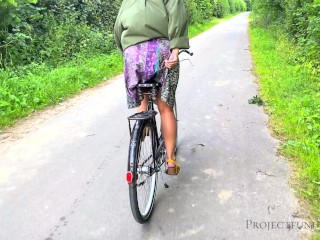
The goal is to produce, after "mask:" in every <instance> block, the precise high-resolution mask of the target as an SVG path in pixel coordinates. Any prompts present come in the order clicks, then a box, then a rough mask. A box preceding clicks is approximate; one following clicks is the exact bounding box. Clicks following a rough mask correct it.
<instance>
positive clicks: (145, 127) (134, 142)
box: [126, 50, 193, 224]
mask: <svg viewBox="0 0 320 240" xmlns="http://www.w3.org/2000/svg"><path fill="white" fill-rule="evenodd" d="M183 52H185V53H187V54H189V55H190V56H192V55H193V53H191V52H189V51H188V50H180V52H179V54H181V53H183ZM160 86H161V85H160V84H159V83H144V84H138V86H137V89H138V95H139V98H140V100H142V99H143V97H144V96H146V97H148V107H147V111H146V112H141V113H136V114H134V115H132V116H130V117H128V122H129V131H130V136H131V138H130V145H129V156H128V171H127V174H126V180H127V182H128V184H129V197H130V206H131V211H132V214H133V216H134V218H135V220H136V221H137V222H138V223H141V224H143V223H145V222H147V221H148V220H149V218H150V216H151V213H152V210H153V206H154V201H155V196H156V190H157V180H158V173H159V172H160V173H161V174H162V172H161V167H162V166H163V165H164V164H165V162H166V151H165V146H164V140H163V137H162V134H161V132H160V133H158V128H157V123H156V115H157V112H156V111H155V110H154V104H153V101H155V100H156V96H157V89H158V88H159V87H160ZM173 110H174V114H175V117H176V119H177V105H176V102H175V104H174V108H173ZM131 121H135V124H134V126H133V128H131ZM176 149H177V148H176ZM161 177H163V176H162V175H161ZM164 185H165V187H166V188H168V187H169V186H168V185H167V184H166V183H165V184H164Z"/></svg>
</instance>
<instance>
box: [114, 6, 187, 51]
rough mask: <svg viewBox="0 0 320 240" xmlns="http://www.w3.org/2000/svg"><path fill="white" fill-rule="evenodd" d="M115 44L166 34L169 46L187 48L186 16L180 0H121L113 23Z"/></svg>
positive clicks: (164, 35) (124, 43) (121, 44)
mask: <svg viewBox="0 0 320 240" xmlns="http://www.w3.org/2000/svg"><path fill="white" fill-rule="evenodd" d="M114 33H115V40H116V43H117V46H118V48H119V49H120V50H121V51H123V50H124V49H126V48H128V47H130V46H132V45H135V44H137V43H140V42H144V41H147V40H150V39H153V38H167V39H169V40H170V47H171V49H172V48H189V38H188V16H187V12H186V8H185V6H184V3H183V0H123V2H122V5H121V7H120V10H119V14H118V16H117V19H116V22H115V26H114Z"/></svg>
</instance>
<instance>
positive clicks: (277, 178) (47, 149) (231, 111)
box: [0, 13, 303, 240]
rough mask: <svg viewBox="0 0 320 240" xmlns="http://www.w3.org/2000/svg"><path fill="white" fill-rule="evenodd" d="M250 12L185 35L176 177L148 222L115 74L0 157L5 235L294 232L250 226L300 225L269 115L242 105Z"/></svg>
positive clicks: (249, 80) (59, 239) (251, 82)
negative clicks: (135, 187) (138, 209)
mask: <svg viewBox="0 0 320 240" xmlns="http://www.w3.org/2000/svg"><path fill="white" fill-rule="evenodd" d="M247 19H248V14H247V13H244V14H240V15H238V16H236V17H234V18H232V19H231V20H229V21H226V22H223V23H221V24H220V25H218V26H216V27H214V28H213V29H211V30H209V31H207V32H205V33H203V34H202V35H200V36H198V37H196V38H194V39H192V40H191V46H192V50H193V51H194V53H195V54H194V57H193V59H192V62H193V65H194V66H191V65H190V64H189V63H188V62H186V61H185V62H183V64H182V74H181V82H180V85H179V90H178V94H177V97H178V106H179V120H180V121H179V138H180V142H179V156H178V159H179V160H180V161H181V164H182V172H181V174H179V176H177V177H172V178H169V177H167V176H166V180H167V181H168V183H169V184H170V188H169V189H164V188H163V187H160V188H159V191H158V195H157V201H156V208H155V210H154V214H153V217H152V219H151V221H150V223H148V224H145V225H139V224H137V223H136V222H135V221H134V219H133V217H132V215H131V212H130V206H129V201H128V189H127V184H126V183H125V171H126V160H127V149H128V128H127V122H126V117H127V116H128V115H129V114H130V113H131V111H128V110H127V109H126V102H125V92H124V84H123V81H122V79H121V77H119V78H118V80H115V81H113V82H112V83H111V84H109V85H107V86H105V87H103V88H101V89H99V90H98V91H97V93H96V94H94V95H91V96H89V97H86V98H84V99H82V100H81V101H79V102H78V103H77V104H75V105H74V106H72V107H71V108H69V109H67V110H65V111H64V112H62V113H60V114H58V115H56V116H54V117H52V118H50V119H49V120H48V121H46V122H45V123H43V124H42V125H41V126H39V127H38V128H37V130H36V131H32V132H30V133H28V134H27V135H26V136H25V137H24V138H22V139H20V140H18V141H17V142H15V143H14V144H11V145H10V146H9V147H8V148H6V149H3V150H2V151H1V152H0V216H1V217H0V239H1V240H26V239H27V240H29V239H32V240H33V239H34V240H38V239H39V240H44V239H46V240H49V239H54V240H69V239H75V240H91V239H97V240H100V239H101V240H102V239H107V240H109V239H116V240H119V239H120V240H121V239H150V240H151V239H170V240H171V239H200V240H203V239H217V240H222V239H228V240H229V239H232V240H233V239H252V240H257V239H268V240H269V239H277V240H278V239H284V240H288V239H298V232H297V230H296V227H294V229H293V230H291V231H289V230H288V229H272V230H269V231H268V230H267V229H257V227H262V228H265V223H264V222H278V221H280V222H287V221H303V220H301V219H298V218H293V217H292V214H293V213H294V212H295V211H296V208H297V200H296V199H295V198H294V196H293V193H292V191H291V190H290V188H289V187H288V183H287V182H288V180H287V179H288V175H289V171H290V169H289V167H288V165H287V163H286V161H285V160H283V159H282V158H280V157H277V156H276V150H275V148H276V146H277V145H278V142H277V141H276V140H275V139H274V138H272V137H271V135H270V133H269V131H268V129H267V116H266V115H265V114H264V113H263V109H261V108H259V107H258V106H255V105H249V104H248V99H249V98H251V97H252V96H254V95H256V94H257V85H256V83H255V78H254V76H253V75H252V73H251V72H250V70H251V68H252V63H251V59H250V52H249V51H248V48H249V46H248V45H249V43H248V35H247V27H248V20H247ZM198 144H204V146H201V145H198ZM265 173H266V174H267V175H266V174H265ZM268 174H269V175H274V176H268ZM251 221H252V222H258V223H259V224H258V225H257V223H256V224H255V225H254V224H253V223H252V224H251ZM271 227H272V226H271ZM279 227H280V228H282V227H285V226H284V225H281V224H280V225H279ZM254 228H255V229H254Z"/></svg>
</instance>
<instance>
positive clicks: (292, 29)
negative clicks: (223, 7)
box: [252, 0, 320, 76]
mask: <svg viewBox="0 0 320 240" xmlns="http://www.w3.org/2000/svg"><path fill="white" fill-rule="evenodd" d="M252 5H253V11H254V12H255V23H256V24H258V25H260V26H263V27H270V26H272V27H274V28H275V29H277V30H278V32H280V33H282V34H285V35H286V36H287V37H288V38H289V39H290V40H291V41H293V42H294V43H296V44H298V45H299V46H300V47H301V51H300V52H299V53H297V56H296V59H297V60H298V61H299V63H300V64H304V65H305V66H308V67H309V69H310V72H311V73H312V74H313V75H315V76H319V74H320V60H319V59H320V14H319V12H320V1H319V0H307V1H301V0H285V1H283V0H272V1H271V0H270V1H264V0H254V1H253V3H252Z"/></svg>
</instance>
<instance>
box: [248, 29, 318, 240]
mask: <svg viewBox="0 0 320 240" xmlns="http://www.w3.org/2000/svg"><path fill="white" fill-rule="evenodd" d="M250 39H251V51H252V56H253V60H254V64H255V72H256V74H257V76H258V81H259V85H260V93H261V96H262V99H263V100H264V101H265V102H266V109H267V111H268V112H269V113H270V116H271V118H270V119H271V120H270V124H271V125H272V128H273V131H274V133H275V134H277V135H278V136H279V137H280V138H281V139H282V140H283V141H282V142H283V143H282V146H281V150H280V151H281V153H282V154H283V155H285V156H286V157H288V158H289V159H291V161H290V162H291V163H292V165H293V166H294V169H295V173H294V176H293V178H292V181H291V183H292V186H293V188H294V189H295V190H296V192H297V194H298V196H300V197H301V198H303V199H304V200H306V201H307V202H308V203H309V204H310V211H311V213H312V220H313V221H316V222H319V219H320V201H319V200H320V91H319V90H320V82H319V79H320V76H314V75H312V74H311V72H310V68H308V66H304V65H298V64H297V63H296V61H295V60H296V57H297V53H298V52H299V48H298V47H297V46H295V45H293V44H291V43H290V42H288V41H287V40H286V39H285V38H284V37H279V36H278V37H275V36H274V34H273V32H272V30H266V29H262V28H259V27H256V26H254V25H253V26H251V27H250ZM318 226H320V225H319V224H318ZM314 239H320V232H319V229H318V230H317V233H316V234H315V236H314Z"/></svg>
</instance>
